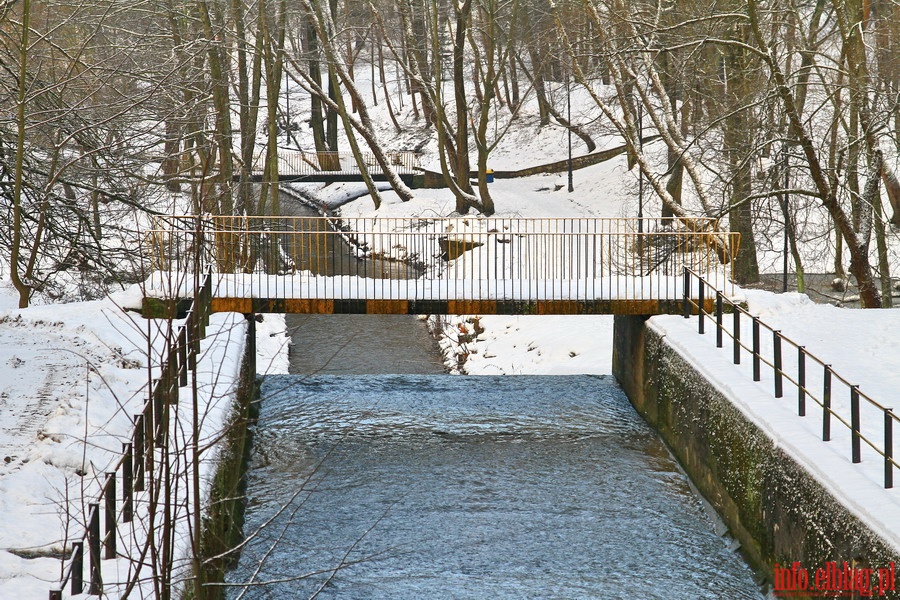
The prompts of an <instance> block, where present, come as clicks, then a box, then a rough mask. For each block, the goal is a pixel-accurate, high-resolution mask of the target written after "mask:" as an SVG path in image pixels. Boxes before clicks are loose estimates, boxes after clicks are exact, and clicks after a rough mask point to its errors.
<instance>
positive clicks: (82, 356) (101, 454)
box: [0, 297, 246, 599]
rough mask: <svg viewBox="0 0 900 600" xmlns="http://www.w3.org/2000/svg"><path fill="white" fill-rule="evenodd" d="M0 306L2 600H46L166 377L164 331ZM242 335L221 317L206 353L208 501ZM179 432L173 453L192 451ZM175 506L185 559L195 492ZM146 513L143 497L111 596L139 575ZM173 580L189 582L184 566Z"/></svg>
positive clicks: (202, 390) (138, 321)
mask: <svg viewBox="0 0 900 600" xmlns="http://www.w3.org/2000/svg"><path fill="white" fill-rule="evenodd" d="M0 306H3V309H2V310H0V382H2V383H0V432H2V433H0V456H2V457H3V459H4V460H3V463H0V598H23V599H24V598H46V597H47V594H48V592H49V590H50V589H51V588H52V587H54V582H56V581H59V579H60V577H61V573H62V562H61V561H60V557H61V556H63V554H64V553H65V554H66V555H68V553H69V551H70V550H71V543H72V542H73V541H75V540H76V539H80V537H81V535H82V532H83V531H84V518H85V514H86V510H85V508H86V505H87V503H88V502H91V501H94V499H95V498H96V497H97V494H98V492H99V489H100V486H101V485H102V482H103V481H104V480H105V472H106V471H107V470H109V469H110V467H111V466H112V465H113V464H114V463H115V462H116V461H117V460H118V459H119V457H120V456H121V453H122V444H123V443H124V442H127V441H130V434H131V431H132V428H133V421H132V419H133V415H134V414H136V413H138V412H140V410H141V408H142V406H143V405H144V403H145V402H146V398H147V390H148V381H149V380H150V379H151V378H152V377H153V376H154V374H155V373H158V365H159V360H160V354H161V352H162V348H163V342H164V339H163V335H162V334H163V332H164V330H165V324H164V323H162V322H159V321H147V320H144V319H143V318H141V317H140V316H138V315H134V314H131V313H126V312H124V311H123V310H122V309H121V308H120V307H119V306H118V305H117V304H116V302H114V301H113V300H103V301H97V302H87V303H77V304H62V305H52V306H39V307H32V308H28V309H25V310H19V309H15V308H10V306H11V302H10V301H9V300H8V299H7V298H6V297H4V300H3V302H2V303H0ZM245 328H246V324H245V320H244V319H243V317H242V316H241V315H233V314H221V315H213V317H212V319H211V323H210V328H209V330H208V333H209V336H208V337H207V339H206V340H204V342H203V344H202V346H201V353H202V354H201V359H200V362H199V367H198V371H197V387H198V391H199V400H200V407H201V417H202V418H201V420H200V423H201V435H200V447H201V448H202V449H203V455H202V459H203V460H202V464H201V481H202V489H203V493H204V494H206V493H208V488H209V484H210V481H211V479H212V475H213V473H214V468H215V463H216V455H217V453H218V452H219V446H218V440H219V438H220V434H221V431H222V429H223V426H224V424H225V423H226V422H227V421H228V417H229V415H230V412H231V410H232V405H233V401H234V393H235V389H236V385H237V382H238V377H239V371H240V362H241V358H242V356H243V347H244V346H243V339H244V337H245V336H244V332H245V331H246V329H245ZM148 353H149V360H148ZM148 364H149V366H150V368H149V370H148ZM181 393H182V401H181V402H180V403H179V405H178V406H177V408H175V407H173V408H174V410H173V411H172V412H173V415H172V419H173V422H174V421H176V420H180V421H181V422H182V423H189V422H190V416H191V415H190V410H191V402H190V387H188V388H183V389H182V392H181ZM185 394H187V395H188V396H187V398H185V397H184V395H185ZM172 431H173V432H174V433H173V444H175V445H176V446H178V447H180V448H182V449H183V448H185V447H187V445H186V440H185V437H184V436H186V435H187V433H188V431H189V429H187V430H186V429H185V428H183V427H173V429H172ZM176 496H177V497H178V498H179V505H180V506H182V507H183V508H177V509H176V514H177V515H178V516H179V518H181V519H182V520H181V522H180V524H179V527H178V529H177V531H176V539H178V540H179V542H178V543H177V546H176V547H177V548H178V553H179V554H177V555H180V556H186V551H187V548H188V546H187V543H188V541H189V535H188V529H187V521H186V520H185V518H186V517H187V516H188V511H187V507H188V506H190V504H189V502H190V494H189V491H188V489H187V486H184V487H183V488H181V489H179V490H178V492H177V493H176ZM145 513H146V499H145V498H144V499H141V498H138V500H137V502H136V521H135V522H134V523H133V526H132V527H128V526H127V525H123V524H120V527H119V536H120V537H119V544H120V555H122V556H127V557H128V558H119V559H117V560H105V561H103V576H104V594H105V597H110V598H115V597H118V594H119V593H121V592H122V590H123V588H122V587H121V584H123V583H124V582H126V581H127V580H128V579H129V578H130V577H131V576H133V575H134V574H135V571H134V569H135V563H134V558H135V557H137V556H138V555H139V552H138V551H137V549H138V548H140V546H141V545H142V544H143V543H144V540H145V537H146V522H145V521H141V520H140V517H141V515H144V514H145ZM142 523H143V524H142ZM177 564H178V563H177ZM176 572H177V573H182V574H184V573H185V572H186V571H185V565H184V564H178V567H177V569H176ZM149 577H150V568H149V567H144V569H143V570H142V572H141V575H140V578H141V579H143V580H144V581H145V582H146V584H147V585H150V586H151V587H152V583H150V582H149V581H148V580H149ZM117 584H118V585H117ZM139 589H140V586H139ZM145 591H146V590H145ZM142 593H143V592H138V591H136V592H134V593H133V596H134V597H140V594H142ZM151 595H152V594H151Z"/></svg>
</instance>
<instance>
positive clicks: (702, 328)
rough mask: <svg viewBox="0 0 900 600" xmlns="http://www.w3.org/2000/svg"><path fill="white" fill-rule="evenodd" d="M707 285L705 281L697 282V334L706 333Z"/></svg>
mask: <svg viewBox="0 0 900 600" xmlns="http://www.w3.org/2000/svg"><path fill="white" fill-rule="evenodd" d="M705 296H706V285H705V282H704V281H703V279H702V278H701V279H699V280H698V281H697V333H699V334H700V335H703V334H704V333H706V310H705V309H706V297H705Z"/></svg>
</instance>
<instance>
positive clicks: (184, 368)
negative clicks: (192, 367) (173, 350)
mask: <svg viewBox="0 0 900 600" xmlns="http://www.w3.org/2000/svg"><path fill="white" fill-rule="evenodd" d="M187 384H188V365H187V327H185V326H184V325H182V326H181V327H179V328H178V385H179V386H181V387H186V386H187Z"/></svg>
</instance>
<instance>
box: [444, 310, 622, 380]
mask: <svg viewBox="0 0 900 600" xmlns="http://www.w3.org/2000/svg"><path fill="white" fill-rule="evenodd" d="M429 326H430V327H431V329H432V331H434V332H435V333H436V334H437V335H438V336H439V344H440V346H441V350H442V351H443V353H444V363H445V364H446V365H447V368H448V369H450V371H451V372H452V373H462V374H466V375H571V374H595V375H606V374H609V373H611V372H612V328H613V327H612V326H613V317H612V315H599V316H584V315H579V316H562V315H557V316H521V317H516V316H503V315H485V316H477V315H467V316H446V317H436V316H432V317H430V318H429Z"/></svg>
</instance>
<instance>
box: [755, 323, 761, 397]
mask: <svg viewBox="0 0 900 600" xmlns="http://www.w3.org/2000/svg"><path fill="white" fill-rule="evenodd" d="M759 352H760V350H759V317H753V381H759V380H760V379H761V378H762V373H761V366H760V360H759Z"/></svg>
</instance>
